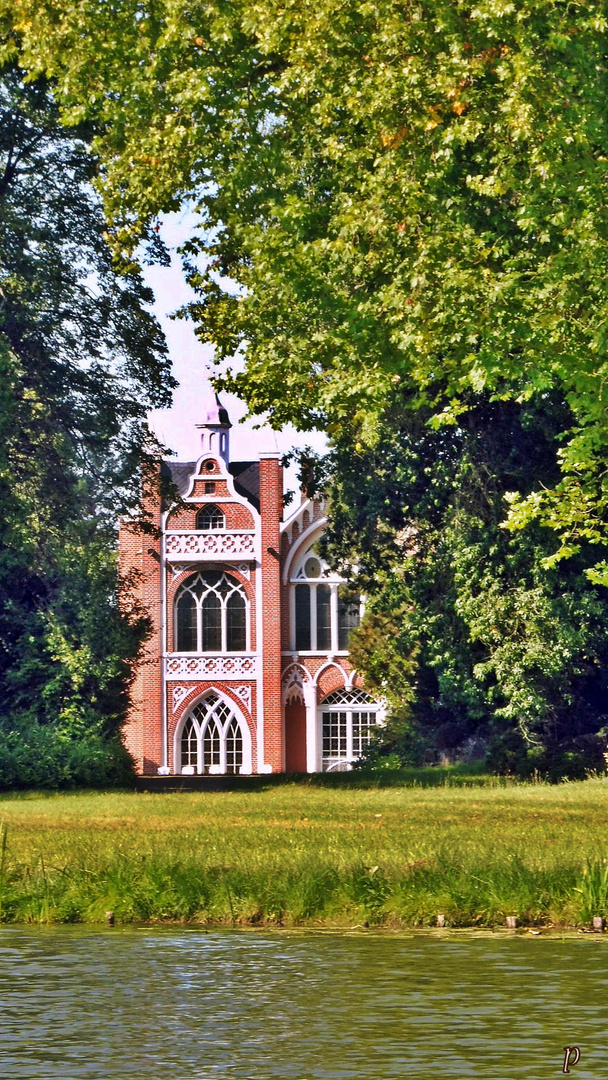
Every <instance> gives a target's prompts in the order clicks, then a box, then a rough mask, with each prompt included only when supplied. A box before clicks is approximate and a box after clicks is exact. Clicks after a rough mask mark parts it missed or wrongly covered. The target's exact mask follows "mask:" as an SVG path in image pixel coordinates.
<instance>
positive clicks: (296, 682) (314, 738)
mask: <svg viewBox="0 0 608 1080" xmlns="http://www.w3.org/2000/svg"><path fill="white" fill-rule="evenodd" d="M296 693H297V695H298V696H299V697H300V698H301V699H302V701H303V703H304V705H305V707H306V772H309V773H314V772H318V771H319V767H318V766H319V731H318V728H319V725H318V724H317V688H316V686H315V684H314V682H313V680H312V678H311V676H310V673H309V672H308V671H307V670H306V668H305V667H303V665H302V664H291V666H290V667H288V668H287V669H286V671H284V672H283V681H282V698H283V719H284V718H285V707H286V705H287V704H288V703H289V700H290V698H291V697H293V696H294V694H296Z"/></svg>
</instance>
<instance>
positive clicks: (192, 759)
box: [179, 693, 244, 775]
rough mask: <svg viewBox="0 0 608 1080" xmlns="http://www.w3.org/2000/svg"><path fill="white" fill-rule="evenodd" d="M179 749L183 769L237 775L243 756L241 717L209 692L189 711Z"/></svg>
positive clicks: (241, 765)
mask: <svg viewBox="0 0 608 1080" xmlns="http://www.w3.org/2000/svg"><path fill="white" fill-rule="evenodd" d="M179 749H180V754H181V761H180V762H179V766H180V767H181V769H182V770H184V769H187V770H188V771H189V772H190V771H192V769H194V770H195V771H196V772H197V773H199V774H202V773H210V774H219V773H231V774H235V775H236V774H238V773H240V772H241V769H242V767H243V757H244V753H243V731H242V728H241V721H240V720H239V719H238V717H237V716H236V715H235V714H234V712H233V710H232V709H231V708H230V706H229V705H228V704H227V702H226V701H225V700H223V698H220V697H219V696H218V695H217V694H214V693H211V694H207V696H206V697H205V698H203V700H202V701H200V702H199V703H198V705H195V707H194V708H193V709H192V710H191V712H190V713H189V714H188V717H187V718H186V721H185V723H184V726H183V728H182V733H181V737H180V739H179Z"/></svg>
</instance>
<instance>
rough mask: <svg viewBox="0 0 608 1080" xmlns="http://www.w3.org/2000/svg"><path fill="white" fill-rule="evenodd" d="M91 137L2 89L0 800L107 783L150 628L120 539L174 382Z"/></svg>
mask: <svg viewBox="0 0 608 1080" xmlns="http://www.w3.org/2000/svg"><path fill="white" fill-rule="evenodd" d="M89 134H90V133H89V132H87V131H84V130H83V131H81V132H80V133H79V136H80V137H75V133H74V132H68V131H67V130H66V129H65V128H64V127H63V126H62V125H61V123H60V122H59V117H58V110H57V106H56V104H55V102H54V100H53V98H52V96H51V95H50V93H49V91H48V87H47V86H46V85H45V83H44V81H38V82H36V83H33V84H30V85H25V84H24V81H23V73H22V72H20V71H19V70H17V69H15V68H12V67H10V68H5V69H4V70H3V71H1V72H0V386H1V389H0V552H1V554H0V702H1V704H0V786H5V785H10V784H13V783H20V784H28V783H29V784H30V785H35V784H40V783H43V784H51V785H56V784H60V783H67V782H70V781H71V780H72V781H73V780H74V779H76V778H78V779H79V780H80V781H81V782H87V781H89V782H90V781H92V780H93V779H97V780H100V779H102V778H107V777H108V775H109V774H110V773H111V772H112V771H113V770H114V771H115V761H114V756H115V752H118V751H119V750H120V747H119V743H118V741H117V739H116V733H117V730H118V728H119V725H120V722H121V720H122V718H123V715H124V707H125V705H126V702H127V690H128V681H129V667H128V661H129V659H130V658H131V657H133V656H134V655H135V654H136V652H137V648H138V644H139V640H140V631H141V630H142V629H143V625H142V619H141V614H142V613H140V612H133V613H132V614H133V618H129V617H128V616H127V614H126V613H125V612H122V613H121V612H120V611H119V608H118V603H117V596H116V584H117V582H116V577H117V575H116V555H115V546H116V536H115V523H116V517H117V514H119V513H120V512H124V511H126V510H128V509H131V508H133V507H134V506H135V505H136V503H137V501H138V500H139V497H140V490H141V487H140V485H141V472H142V469H144V468H146V467H147V464H148V462H149V461H150V460H151V457H152V453H153V448H152V447H151V446H149V445H147V443H148V442H149V436H148V432H147V425H146V409H147V408H152V407H154V406H162V405H166V404H168V403H169V401H170V387H171V384H172V380H171V376H170V373H169V369H168V357H167V351H166V346H165V342H164V338H163V336H162V332H161V330H160V327H159V326H158V323H157V322H156V320H155V318H154V317H153V315H152V313H151V312H150V310H149V306H148V305H149V303H150V302H151V300H152V294H151V292H150V291H149V290H147V289H146V288H145V286H144V284H143V281H142V279H141V276H140V275H139V274H137V273H135V272H132V273H131V274H130V275H128V276H127V277H121V276H120V275H118V274H116V273H115V271H114V269H113V267H112V256H111V253H110V250H109V248H108V245H107V243H106V241H105V239H104V232H105V220H104V216H103V212H102V210H101V206H100V203H99V198H98V196H97V195H96V193H95V190H94V188H93V187H92V183H91V181H92V179H93V177H94V175H95V172H96V168H97V165H96V161H95V158H94V156H93V155H92V154H91V153H90V150H89V147H88V145H87V139H86V136H87V135H89ZM112 737H113V738H112ZM119 757H120V754H119Z"/></svg>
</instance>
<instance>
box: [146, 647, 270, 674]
mask: <svg viewBox="0 0 608 1080" xmlns="http://www.w3.org/2000/svg"><path fill="white" fill-rule="evenodd" d="M165 675H166V678H167V679H207V678H210V677H211V678H214V679H241V678H242V677H243V676H244V675H246V676H248V677H249V678H250V679H251V678H255V676H256V675H257V662H256V657H255V656H254V655H253V654H251V653H249V654H243V653H235V654H234V655H222V656H217V655H211V654H209V655H205V656H200V655H198V656H192V654H187V655H186V654H181V655H176V654H175V653H174V654H173V655H172V656H168V657H167V659H166V660H165Z"/></svg>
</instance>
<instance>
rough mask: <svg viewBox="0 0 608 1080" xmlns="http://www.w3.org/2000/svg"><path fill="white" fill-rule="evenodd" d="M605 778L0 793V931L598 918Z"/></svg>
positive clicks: (606, 830) (606, 846) (606, 912)
mask: <svg viewBox="0 0 608 1080" xmlns="http://www.w3.org/2000/svg"><path fill="white" fill-rule="evenodd" d="M607 796H608V780H603V779H594V780H587V781H583V782H579V783H569V784H563V785H545V784H530V785H523V784H521V785H513V786H504V785H501V786H486V787H476V788H459V787H453V786H452V787H435V788H419V787H414V788H406V787H400V788H399V787H397V788H393V787H389V788H378V789H373V788H371V789H367V790H366V789H347V788H328V787H317V786H308V785H305V784H303V785H297V784H290V785H285V786H281V787H273V788H270V787H269V788H267V789H264V790H261V791H254V792H238V791H231V792H205V793H198V792H197V793H187V794H171V795H162V794H148V793H133V792H124V793H122V792H118V793H110V794H69V795H23V796H5V797H2V798H1V799H0V822H1V823H2V832H1V834H0V919H1V920H2V921H3V922H22V923H42V924H45V923H53V922H67V923H69V922H85V923H87V922H88V923H99V922H102V921H103V920H104V919H105V915H106V912H107V911H113V912H114V918H115V920H116V922H117V923H118V924H121V923H137V922H180V923H191V924H193V925H244V926H246V925H249V926H262V925H282V926H311V927H315V926H316V927H324V926H325V927H331V926H335V927H348V926H356V925H361V926H365V925H369V926H370V927H374V926H377V927H383V926H384V927H387V928H395V929H397V928H400V927H403V928H406V927H424V926H432V925H435V923H436V920H437V915H438V914H442V915H444V916H445V921H446V924H447V925H448V926H454V927H468V926H471V927H474V926H479V927H483V926H486V927H492V926H500V925H504V923H505V919H506V917H507V916H508V915H516V916H517V918H518V920H519V923H520V925H523V926H530V927H542V926H548V925H553V926H554V927H579V926H587V925H589V923H590V922H591V920H592V919H593V917H594V916H595V915H602V916H604V917H606V916H608V861H607V860H608V840H607V838H608V798H607Z"/></svg>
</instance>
